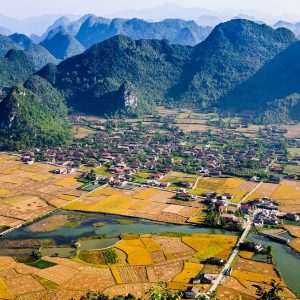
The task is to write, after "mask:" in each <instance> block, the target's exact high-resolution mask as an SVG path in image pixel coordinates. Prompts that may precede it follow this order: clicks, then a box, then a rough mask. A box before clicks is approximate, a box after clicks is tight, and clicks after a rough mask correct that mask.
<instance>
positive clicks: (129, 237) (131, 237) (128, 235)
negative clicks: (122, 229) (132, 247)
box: [121, 233, 140, 240]
mask: <svg viewBox="0 0 300 300" xmlns="http://www.w3.org/2000/svg"><path fill="white" fill-rule="evenodd" d="M121 238H122V240H138V239H139V238H140V236H139V235H138V234H135V233H122V234H121Z"/></svg>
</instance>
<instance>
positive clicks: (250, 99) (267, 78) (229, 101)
mask: <svg viewBox="0 0 300 300" xmlns="http://www.w3.org/2000/svg"><path fill="white" fill-rule="evenodd" d="M299 95H300V42H297V43H295V44H293V45H291V46H290V47H288V48H287V49H286V50H285V51H283V52H282V53H280V54H279V55H278V56H276V57H275V58H274V59H273V60H271V61H270V62H268V63H267V64H265V65H264V66H263V67H262V68H261V69H260V70H259V71H258V72H257V73H256V74H255V75H254V76H253V77H251V78H250V79H249V80H248V81H245V82H244V83H242V84H241V85H239V86H237V87H236V88H235V89H234V90H233V91H231V92H230V93H229V94H228V95H226V96H225V97H224V98H223V99H222V101H221V102H220V103H219V106H220V108H226V109H227V108H234V109H235V110H236V111H240V110H253V111H256V112H257V111H260V112H265V111H266V112H267V115H266V114H264V115H262V116H264V118H266V121H270V120H271V118H273V119H274V120H275V119H277V121H278V122H280V121H283V120H287V119H288V118H291V119H299V116H300V106H299V104H298V102H299V99H298V98H299V97H300V96H299ZM271 111H274V112H276V113H275V114H273V113H272V114H271Z"/></svg>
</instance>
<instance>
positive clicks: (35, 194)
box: [0, 154, 80, 227]
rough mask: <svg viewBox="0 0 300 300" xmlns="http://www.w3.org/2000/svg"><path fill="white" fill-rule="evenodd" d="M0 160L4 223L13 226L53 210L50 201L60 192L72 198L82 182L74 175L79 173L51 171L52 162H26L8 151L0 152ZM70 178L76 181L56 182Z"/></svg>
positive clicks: (63, 196) (62, 195)
mask: <svg viewBox="0 0 300 300" xmlns="http://www.w3.org/2000/svg"><path fill="white" fill-rule="evenodd" d="M0 161H1V165H0V186H1V189H0V210H1V212H2V213H1V217H0V225H2V226H9V227H14V226H16V225H19V224H21V223H23V222H24V221H26V220H31V219H35V218H37V217H39V216H41V215H43V214H44V213H46V212H49V211H51V210H53V206H52V205H51V203H50V202H51V201H54V200H55V199H56V201H58V200H59V197H60V196H61V197H62V198H64V199H66V200H70V197H71V196H70V195H69V193H70V192H72V191H74V190H76V188H77V186H79V185H80V183H77V180H76V179H75V176H76V174H75V175H74V174H73V175H71V174H67V175H53V174H51V173H50V171H51V170H53V166H50V165H47V164H42V163H35V164H34V165H25V164H23V163H22V162H20V161H18V160H17V157H10V156H7V155H5V154H0ZM69 181H70V182H72V183H73V185H72V186H71V187H66V186H65V184H63V185H64V186H57V185H56V184H57V183H58V182H64V183H65V182H69ZM48 201H49V202H48ZM62 201H65V200H62ZM63 204H64V203H63Z"/></svg>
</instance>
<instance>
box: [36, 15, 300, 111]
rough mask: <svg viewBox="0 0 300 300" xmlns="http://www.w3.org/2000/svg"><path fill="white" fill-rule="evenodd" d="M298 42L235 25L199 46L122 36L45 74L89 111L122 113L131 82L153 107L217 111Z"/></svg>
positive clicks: (246, 24)
mask: <svg viewBox="0 0 300 300" xmlns="http://www.w3.org/2000/svg"><path fill="white" fill-rule="evenodd" d="M295 41H296V39H295V37H294V35H293V33H291V32H290V31H288V30H286V29H278V30H274V29H272V28H270V27H268V26H266V25H259V24H256V23H254V22H251V21H247V20H232V21H230V22H227V23H223V24H221V25H219V26H217V28H216V29H214V30H213V32H212V33H211V34H210V36H209V37H208V38H207V39H206V40H205V41H204V42H202V43H200V44H199V45H197V46H195V47H190V46H180V45H171V44H169V42H167V41H165V40H163V41H159V40H138V41H135V40H132V39H130V38H128V37H125V36H116V37H113V38H111V39H109V40H106V41H104V42H102V43H100V44H97V45H95V46H93V47H92V48H90V49H89V50H88V51H86V52H85V53H83V54H81V55H78V56H76V57H73V58H70V59H68V60H66V61H64V62H62V63H61V64H59V65H58V66H57V67H55V66H47V67H45V68H44V69H43V70H41V72H39V74H40V75H41V76H43V77H44V78H46V79H47V80H49V81H50V82H51V83H52V84H53V85H54V86H55V87H57V88H58V89H59V90H60V91H62V93H63V94H64V95H65V97H66V99H67V101H68V104H69V105H70V106H72V107H73V108H74V109H75V110H79V111H83V112H93V113H98V114H103V113H107V112H110V111H112V110H113V109H116V108H117V102H118V101H117V100H116V92H117V91H118V90H119V89H120V86H121V85H122V84H123V83H124V82H126V81H129V82H130V83H131V84H132V85H133V86H134V87H135V89H136V90H137V92H138V93H139V94H140V95H141V97H142V98H143V99H144V100H145V101H146V102H148V103H156V104H164V105H177V106H186V107H192V106H193V107H197V108H211V107H213V106H214V105H215V104H216V103H218V102H219V101H220V99H222V97H223V96H224V95H226V94H227V93H228V92H230V91H231V90H232V89H234V88H235V87H236V86H237V85H239V84H240V83H242V82H244V81H246V80H248V79H249V78H250V77H251V76H253V75H254V74H255V73H256V72H257V71H258V70H259V69H260V68H261V67H262V66H263V65H264V64H265V63H266V62H268V61H270V60H271V59H273V58H274V57H275V56H276V55H277V54H278V53H280V52H281V51H283V50H284V49H285V48H286V47H288V46H290V45H291V44H292V43H294V42H295Z"/></svg>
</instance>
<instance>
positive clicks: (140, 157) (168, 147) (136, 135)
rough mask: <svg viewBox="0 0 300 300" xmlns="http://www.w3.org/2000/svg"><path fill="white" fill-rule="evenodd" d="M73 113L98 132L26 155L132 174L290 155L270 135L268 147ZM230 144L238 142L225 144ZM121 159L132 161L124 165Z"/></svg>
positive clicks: (216, 168)
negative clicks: (108, 124)
mask: <svg viewBox="0 0 300 300" xmlns="http://www.w3.org/2000/svg"><path fill="white" fill-rule="evenodd" d="M73 119H74V120H73V122H74V123H75V124H81V125H82V124H84V125H88V126H92V127H93V128H96V127H97V129H99V130H98V131H97V134H96V135H95V136H93V137H92V138H87V139H86V140H85V139H82V140H79V141H77V142H76V143H74V144H72V145H70V146H67V147H64V148H54V149H35V150H33V151H31V152H29V153H28V155H27V154H26V155H24V159H25V157H26V159H27V160H28V161H31V160H33V159H36V158H37V157H38V159H39V160H43V161H45V162H49V163H54V164H57V165H63V166H68V167H74V168H78V167H81V166H83V165H85V166H88V167H97V166H100V165H105V166H108V167H110V168H111V170H112V171H113V172H114V173H116V174H120V175H123V174H126V175H131V174H133V173H134V172H136V171H138V170H141V169H143V170H149V171H150V172H153V173H161V174H166V173H168V172H169V171H171V170H174V171H181V172H186V173H195V174H199V173H203V174H206V175H207V176H209V175H213V176H214V175H215V176H219V175H221V174H224V173H225V174H226V173H227V171H228V170H233V169H240V168H241V169H242V168H244V167H245V166H244V165H243V164H244V162H247V161H255V162H257V164H258V167H259V168H261V169H265V168H266V167H268V165H269V164H270V163H271V162H272V161H273V160H274V159H277V158H282V159H283V158H284V156H287V154H286V151H285V150H284V149H282V148H280V147H276V148H272V147H271V142H270V141H265V143H266V144H270V145H269V146H270V147H266V149H267V150H266V151H265V152H263V153H262V151H260V144H259V143H258V142H257V141H256V140H253V139H247V138H243V135H242V134H239V133H233V132H227V131H220V132H214V133H212V132H191V133H183V132H182V131H181V130H179V129H169V130H164V131H163V132H162V131H159V129H158V128H156V127H154V125H144V126H146V129H145V128H144V129H141V128H139V127H136V126H134V125H130V124H126V127H125V128H113V130H111V128H110V130H108V129H106V128H105V126H104V125H105V124H103V123H101V122H100V121H88V120H87V119H86V118H84V117H80V116H74V117H73ZM236 141H238V142H237V143H235V142H236ZM229 144H234V147H231V146H228V147H224V146H226V145H229ZM267 146H268V145H267ZM176 158H180V159H176ZM119 164H126V166H127V167H126V168H120V167H118V165H119ZM154 180H155V179H154ZM150 183H151V184H153V185H155V184H158V183H157V182H155V181H153V182H149V184H150Z"/></svg>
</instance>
